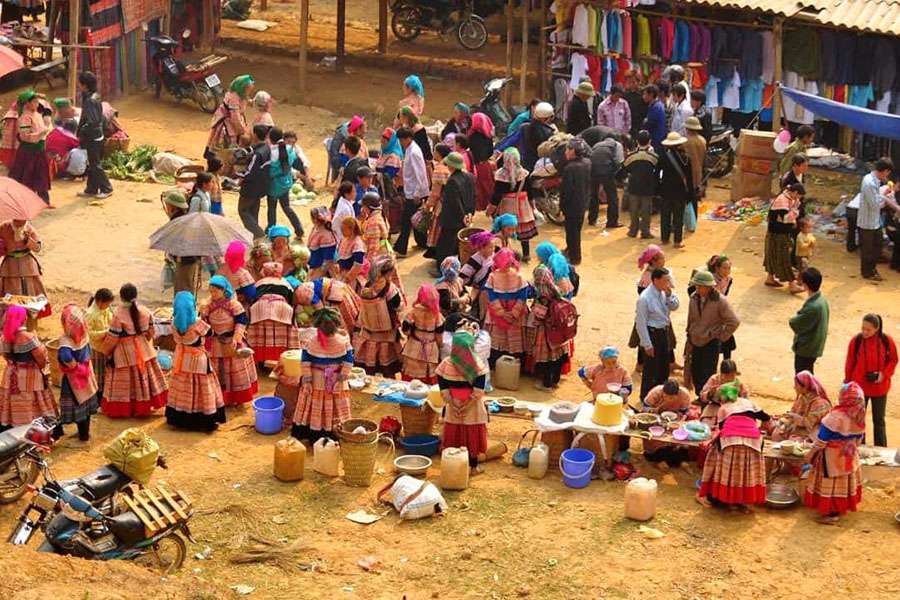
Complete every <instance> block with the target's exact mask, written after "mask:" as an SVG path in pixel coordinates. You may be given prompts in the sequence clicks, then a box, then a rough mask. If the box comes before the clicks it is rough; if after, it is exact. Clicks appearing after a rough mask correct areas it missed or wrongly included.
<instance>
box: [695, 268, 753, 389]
mask: <svg viewBox="0 0 900 600" xmlns="http://www.w3.org/2000/svg"><path fill="white" fill-rule="evenodd" d="M691 285H693V286H694V288H695V290H694V293H693V294H691V299H690V303H689V304H688V321H687V344H686V347H685V354H686V355H688V356H690V358H691V368H690V375H691V379H692V381H693V384H694V389H695V390H697V393H698V394H699V392H700V390H702V389H703V386H704V385H706V381H707V380H708V379H709V378H710V377H712V376H713V375H714V374H715V373H716V370H717V369H718V366H719V351H720V349H721V346H722V343H723V342H726V341H728V340H729V339H730V338H731V336H732V335H734V332H735V330H736V329H737V328H738V325H740V324H741V321H740V319H738V318H737V316H736V315H735V314H734V311H733V310H732V309H731V305H729V304H728V300H726V299H725V296H723V295H721V294H719V292H718V291H716V278H715V277H714V276H713V274H712V273H710V272H709V271H708V270H707V269H706V268H705V267H702V268H699V269H697V270H695V271H694V273H693V274H692V275H691Z"/></svg>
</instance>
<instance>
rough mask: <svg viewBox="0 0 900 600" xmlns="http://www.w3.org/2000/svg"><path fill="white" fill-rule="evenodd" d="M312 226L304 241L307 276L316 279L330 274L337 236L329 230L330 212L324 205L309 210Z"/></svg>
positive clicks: (330, 224)
mask: <svg viewBox="0 0 900 600" xmlns="http://www.w3.org/2000/svg"><path fill="white" fill-rule="evenodd" d="M309 214H310V217H311V218H312V224H313V228H312V231H311V232H310V233H309V239H308V240H307V242H306V245H307V247H309V253H310V256H309V278H310V279H318V278H319V277H323V276H330V275H332V267H333V265H334V253H335V250H337V237H336V236H335V235H334V231H332V230H331V227H332V223H331V213H330V212H329V211H328V209H327V208H325V207H324V206H317V207H315V208H313V209H312V210H311V211H310V213H309Z"/></svg>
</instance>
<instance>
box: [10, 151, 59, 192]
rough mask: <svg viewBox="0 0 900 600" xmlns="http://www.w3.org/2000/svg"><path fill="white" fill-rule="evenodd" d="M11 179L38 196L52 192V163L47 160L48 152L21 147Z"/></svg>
mask: <svg viewBox="0 0 900 600" xmlns="http://www.w3.org/2000/svg"><path fill="white" fill-rule="evenodd" d="M9 177H10V178H11V179H15V180H16V181H18V182H19V183H21V184H22V185H24V186H25V187H27V188H28V189H30V190H31V191H33V192H34V193H36V194H41V193H44V192H48V191H50V161H49V160H48V159H47V152H46V151H45V150H32V149H29V148H27V147H25V146H19V149H18V150H17V151H16V159H15V161H13V165H12V168H10V170H9Z"/></svg>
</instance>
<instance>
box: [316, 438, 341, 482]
mask: <svg viewBox="0 0 900 600" xmlns="http://www.w3.org/2000/svg"><path fill="white" fill-rule="evenodd" d="M340 460H341V447H340V445H339V444H338V443H337V442H335V441H334V440H331V439H328V438H321V439H320V440H319V441H317V442H316V443H315V444H313V470H314V471H315V472H316V473H321V474H322V475H326V476H328V477H337V476H338V474H339V472H338V464H339V463H340Z"/></svg>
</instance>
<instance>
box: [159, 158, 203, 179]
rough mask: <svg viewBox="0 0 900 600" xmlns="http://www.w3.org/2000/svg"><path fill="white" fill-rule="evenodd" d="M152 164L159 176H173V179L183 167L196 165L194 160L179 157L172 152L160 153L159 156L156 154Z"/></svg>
mask: <svg viewBox="0 0 900 600" xmlns="http://www.w3.org/2000/svg"><path fill="white" fill-rule="evenodd" d="M152 163H153V171H154V172H156V173H157V174H159V175H171V176H173V177H174V176H175V172H176V171H177V170H178V169H180V168H181V167H186V166H188V165H192V164H194V162H193V161H192V160H190V159H188V158H185V157H183V156H178V155H177V154H174V153H172V152H160V153H159V154H154V155H153V159H152Z"/></svg>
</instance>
